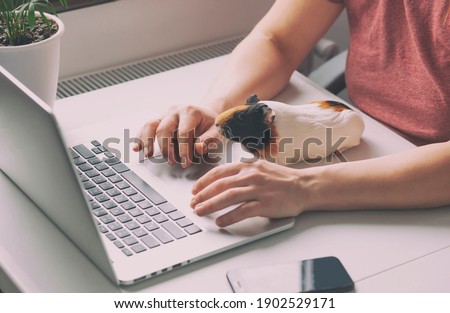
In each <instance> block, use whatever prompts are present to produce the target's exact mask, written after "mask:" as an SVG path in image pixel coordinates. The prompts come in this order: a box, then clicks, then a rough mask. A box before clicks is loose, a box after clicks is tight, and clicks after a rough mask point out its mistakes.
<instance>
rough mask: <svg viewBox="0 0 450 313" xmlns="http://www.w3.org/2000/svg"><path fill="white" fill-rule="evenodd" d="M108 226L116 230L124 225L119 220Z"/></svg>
mask: <svg viewBox="0 0 450 313" xmlns="http://www.w3.org/2000/svg"><path fill="white" fill-rule="evenodd" d="M108 228H109V229H111V230H112V231H116V230H119V229H121V228H122V225H121V224H120V223H118V222H112V223H109V224H108Z"/></svg>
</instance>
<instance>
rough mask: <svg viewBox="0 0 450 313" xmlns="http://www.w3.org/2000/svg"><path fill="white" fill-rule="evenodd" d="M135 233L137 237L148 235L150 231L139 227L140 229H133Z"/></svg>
mask: <svg viewBox="0 0 450 313" xmlns="http://www.w3.org/2000/svg"><path fill="white" fill-rule="evenodd" d="M133 234H134V235H135V236H136V237H143V236H145V235H148V233H147V232H146V231H145V230H144V229H142V228H138V229H135V230H133Z"/></svg>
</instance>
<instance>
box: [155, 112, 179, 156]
mask: <svg viewBox="0 0 450 313" xmlns="http://www.w3.org/2000/svg"><path fill="white" fill-rule="evenodd" d="M177 127H178V115H172V116H169V117H165V118H163V119H162V121H161V123H160V124H159V127H158V129H157V130H156V137H157V139H158V145H159V148H160V150H161V154H162V155H163V157H167V158H168V162H169V164H174V163H175V158H174V155H175V153H174V151H173V138H174V134H175V131H176V129H177ZM169 150H170V151H169Z"/></svg>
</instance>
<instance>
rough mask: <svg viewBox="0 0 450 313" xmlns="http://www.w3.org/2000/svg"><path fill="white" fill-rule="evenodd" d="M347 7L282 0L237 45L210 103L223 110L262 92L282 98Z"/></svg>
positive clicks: (324, 0) (323, 1)
mask: <svg viewBox="0 0 450 313" xmlns="http://www.w3.org/2000/svg"><path fill="white" fill-rule="evenodd" d="M342 9H343V5H342V4H337V3H334V2H331V1H330V0H302V1H299V0H278V1H276V2H275V4H274V5H273V6H272V8H271V9H270V11H269V12H268V13H267V14H266V16H265V17H264V18H263V19H262V20H261V21H260V22H259V23H258V24H257V25H256V26H255V28H254V29H253V30H252V32H251V33H250V34H249V35H248V36H247V37H246V38H245V39H244V40H243V41H242V42H241V43H240V44H239V45H238V46H237V47H236V49H235V50H234V51H233V53H232V54H231V56H230V57H229V59H228V60H227V62H226V64H225V65H224V67H223V68H222V70H221V72H220V74H219V75H218V77H217V78H216V80H215V82H214V83H213V85H212V87H211V88H210V90H209V92H208V93H207V95H206V96H205V98H204V99H205V102H206V103H207V104H209V105H210V106H212V107H214V108H216V109H217V111H219V112H221V111H223V110H225V109H228V108H230V107H232V106H235V105H239V104H242V103H244V102H245V99H246V98H247V97H248V95H250V94H252V93H257V94H258V96H259V97H260V98H262V99H270V98H272V97H274V96H275V95H276V94H278V93H279V92H280V91H281V90H282V89H283V88H284V86H286V84H287V82H288V81H289V78H290V76H291V75H292V72H293V71H294V70H295V68H296V67H297V66H298V64H299V63H300V62H301V61H302V60H303V59H304V58H305V57H306V55H307V54H308V53H309V51H310V50H311V49H312V48H313V46H314V45H315V43H316V42H317V41H318V40H319V39H320V38H321V37H322V36H323V34H324V33H325V32H326V31H327V30H328V28H329V27H330V26H331V24H332V23H333V22H334V21H335V19H336V18H337V17H338V15H339V14H340V13H341V11H342Z"/></svg>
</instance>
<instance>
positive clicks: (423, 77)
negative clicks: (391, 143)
mask: <svg viewBox="0 0 450 313" xmlns="http://www.w3.org/2000/svg"><path fill="white" fill-rule="evenodd" d="M344 3H345V5H346V8H347V13H348V16H349V24H350V38H351V39H350V48H349V54H348V60H347V69H346V81H347V90H348V94H349V97H350V99H351V101H352V102H353V103H355V104H356V105H357V106H358V107H359V108H360V109H361V110H363V111H364V112H366V113H368V114H369V115H371V116H372V117H374V118H375V119H377V120H379V121H381V122H383V123H385V124H387V125H388V126H390V127H392V128H393V129H394V130H396V131H397V132H399V133H400V134H402V135H403V136H405V137H406V138H407V139H409V140H411V141H412V142H414V143H416V144H419V145H422V144H426V143H431V142H442V141H448V140H450V18H449V20H447V22H446V23H445V24H444V23H443V18H444V17H445V13H446V11H447V7H446V1H444V0H433V1H424V0H344Z"/></svg>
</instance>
